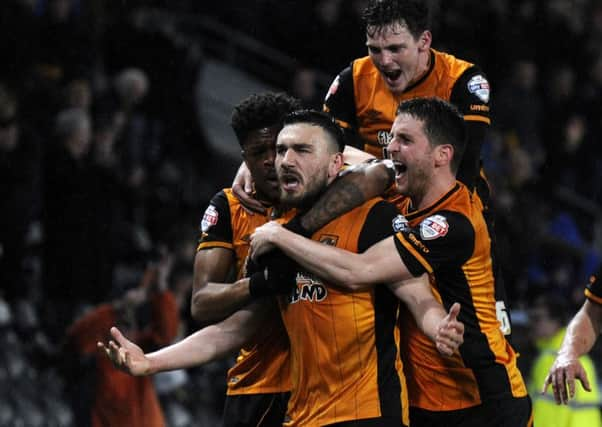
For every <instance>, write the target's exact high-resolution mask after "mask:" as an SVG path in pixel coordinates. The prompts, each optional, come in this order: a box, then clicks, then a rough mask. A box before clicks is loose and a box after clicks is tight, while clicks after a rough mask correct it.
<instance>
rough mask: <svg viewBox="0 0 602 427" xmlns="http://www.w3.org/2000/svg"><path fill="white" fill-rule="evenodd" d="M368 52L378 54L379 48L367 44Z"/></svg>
mask: <svg viewBox="0 0 602 427" xmlns="http://www.w3.org/2000/svg"><path fill="white" fill-rule="evenodd" d="M368 52H370V53H372V54H374V55H378V54H379V53H380V49H379V48H377V47H374V46H368Z"/></svg>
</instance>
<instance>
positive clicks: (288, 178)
mask: <svg viewBox="0 0 602 427" xmlns="http://www.w3.org/2000/svg"><path fill="white" fill-rule="evenodd" d="M280 183H281V185H282V189H283V190H284V191H286V192H287V193H293V192H295V191H297V189H298V188H299V185H300V184H301V177H299V175H297V174H296V173H294V172H284V173H282V174H281V176H280Z"/></svg>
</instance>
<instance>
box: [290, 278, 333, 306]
mask: <svg viewBox="0 0 602 427" xmlns="http://www.w3.org/2000/svg"><path fill="white" fill-rule="evenodd" d="M327 296H328V289H326V286H324V284H323V283H322V282H321V281H320V280H319V279H318V278H316V277H312V276H310V275H306V274H303V273H298V274H297V287H296V288H295V289H293V293H292V295H291V297H290V300H289V303H290V304H295V303H297V302H299V301H309V302H320V301H323V300H324V299H326V297H327Z"/></svg>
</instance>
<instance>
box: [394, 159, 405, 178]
mask: <svg viewBox="0 0 602 427" xmlns="http://www.w3.org/2000/svg"><path fill="white" fill-rule="evenodd" d="M393 166H394V167H395V179H399V178H401V176H402V175H403V174H404V173H406V171H407V170H408V167H407V166H406V165H405V164H404V163H402V162H400V161H398V160H393Z"/></svg>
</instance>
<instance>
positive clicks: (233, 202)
mask: <svg viewBox="0 0 602 427" xmlns="http://www.w3.org/2000/svg"><path fill="white" fill-rule="evenodd" d="M271 214H272V210H271V209H269V210H268V213H266V214H265V215H261V214H257V213H255V214H253V215H249V214H248V213H247V212H246V211H245V210H244V209H243V207H242V205H241V204H240V201H239V200H238V199H237V198H236V197H235V196H234V195H233V194H232V190H231V189H225V190H223V191H220V192H219V193H217V194H216V195H215V196H214V197H213V198H212V199H211V202H210V204H209V207H208V208H207V209H206V210H205V214H204V215H203V219H202V220H201V227H200V233H201V234H200V236H199V243H198V247H197V250H199V251H200V250H204V249H209V248H216V247H221V248H226V249H230V250H232V251H233V252H234V256H235V259H236V271H237V274H238V276H239V277H241V276H242V273H243V267H244V262H245V260H246V258H247V254H248V251H249V238H250V236H251V233H253V231H254V230H255V229H256V228H257V227H259V226H260V225H263V224H265V223H266V222H268V221H270V219H271ZM288 349H289V345H288V337H287V335H286V331H285V330H284V327H283V325H282V322H281V321H280V319H279V318H277V319H270V321H269V322H268V321H266V322H265V324H264V325H262V326H261V327H260V328H259V331H258V333H257V334H256V335H255V337H254V338H253V340H251V341H250V342H249V343H248V344H247V345H245V347H243V348H242V349H241V350H240V354H239V355H238V357H237V359H236V364H235V365H234V366H233V367H232V368H231V369H230V370H229V371H228V378H227V381H228V392H227V394H228V395H238V394H259V393H278V392H287V391H290V389H291V381H290V363H289V355H288Z"/></svg>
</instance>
